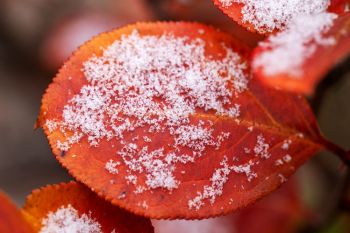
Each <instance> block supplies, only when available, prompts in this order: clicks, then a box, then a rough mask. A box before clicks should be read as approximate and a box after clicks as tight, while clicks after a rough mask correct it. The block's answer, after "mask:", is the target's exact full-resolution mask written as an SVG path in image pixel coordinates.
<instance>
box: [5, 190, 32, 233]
mask: <svg viewBox="0 0 350 233" xmlns="http://www.w3.org/2000/svg"><path fill="white" fill-rule="evenodd" d="M0 232H4V233H5V232H11V233H34V231H33V229H32V227H31V226H30V225H29V223H28V222H27V221H26V219H25V218H24V216H23V215H22V214H21V212H20V211H19V209H17V207H16V206H15V204H14V203H13V202H12V201H11V200H10V199H9V198H8V197H7V196H6V195H5V194H3V193H2V192H1V191H0Z"/></svg>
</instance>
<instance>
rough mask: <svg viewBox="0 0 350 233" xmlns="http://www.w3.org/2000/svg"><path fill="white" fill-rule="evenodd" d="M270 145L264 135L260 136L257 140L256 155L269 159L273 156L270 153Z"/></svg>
mask: <svg viewBox="0 0 350 233" xmlns="http://www.w3.org/2000/svg"><path fill="white" fill-rule="evenodd" d="M269 148H270V145H269V144H268V143H266V142H265V138H264V136H263V135H262V134H259V135H258V137H257V139H256V145H255V147H254V152H255V155H257V156H260V157H261V158H264V159H268V158H270V156H271V154H270V153H269Z"/></svg>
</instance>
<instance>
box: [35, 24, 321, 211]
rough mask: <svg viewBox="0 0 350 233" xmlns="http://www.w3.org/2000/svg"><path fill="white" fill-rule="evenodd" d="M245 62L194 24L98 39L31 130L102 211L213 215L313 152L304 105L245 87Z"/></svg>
mask: <svg viewBox="0 0 350 233" xmlns="http://www.w3.org/2000/svg"><path fill="white" fill-rule="evenodd" d="M203 31H204V32H205V33H202V32H203ZM199 32H201V33H199ZM249 56H250V51H249V49H247V48H245V47H244V46H243V45H241V44H240V43H238V42H237V40H236V39H235V38H232V37H231V36H230V35H228V34H225V33H222V32H218V31H217V30H215V29H213V28H210V27H207V26H204V25H201V24H195V23H182V22H181V23H149V24H147V23H140V24H135V25H131V26H128V27H125V28H122V29H119V30H115V31H112V32H110V33H106V34H102V35H100V36H99V37H97V38H95V39H93V40H92V41H90V42H88V43H87V44H85V45H84V46H82V47H81V48H80V49H79V50H78V51H77V52H76V53H75V54H74V55H73V56H72V57H71V58H70V60H69V61H68V62H67V63H66V64H65V65H64V66H63V68H62V69H61V70H60V72H59V74H58V75H57V77H56V78H55V79H54V81H53V83H52V84H51V85H50V86H49V88H48V90H47V92H46V94H45V95H44V97H43V102H42V107H41V113H40V116H39V120H38V123H39V124H40V125H41V126H42V127H43V129H44V131H45V133H46V135H47V136H48V139H49V142H50V145H51V147H52V149H53V152H54V154H55V155H56V158H57V159H58V160H59V162H60V163H62V165H63V166H64V167H66V168H67V169H68V170H69V172H70V173H71V174H72V175H73V176H74V177H75V178H77V179H78V180H79V181H81V182H83V183H84V184H86V185H87V186H89V187H90V188H92V189H93V190H95V191H96V192H98V193H100V194H101V195H102V196H104V197H105V198H106V199H107V200H111V201H112V203H113V204H116V205H118V206H120V207H122V208H125V209H127V210H129V211H131V212H134V213H136V214H140V215H144V216H147V217H151V218H206V217H210V216H217V215H221V214H225V213H227V212H229V211H233V210H235V209H237V208H241V207H244V206H246V205H247V204H249V203H252V202H254V201H255V200H257V199H258V198H260V197H261V196H263V195H266V194H267V193H269V192H271V191H273V190H274V189H276V188H277V187H278V186H279V185H280V184H281V175H283V177H285V178H288V177H289V176H290V175H291V174H292V173H293V172H294V170H295V168H297V167H298V166H300V165H301V164H302V163H303V162H305V160H307V159H308V158H309V157H311V156H312V155H313V154H314V153H315V152H317V151H318V150H320V149H322V148H323V146H322V145H321V144H320V143H319V141H322V140H321V139H322V137H321V135H320V132H319V130H318V127H317V124H316V121H315V118H314V116H313V114H312V112H311V111H310V109H309V106H308V105H307V103H306V101H305V100H304V99H303V98H302V97H301V96H297V95H292V94H288V93H284V92H280V91H276V90H274V89H269V88H266V87H264V86H263V85H262V84H261V83H260V81H259V80H257V79H255V78H252V77H250V75H249V73H250V72H249V66H248V64H247V59H248V57H249ZM68 77H72V78H68ZM300 135H302V137H301V136H300ZM286 140H288V142H289V141H290V143H289V147H288V150H285V149H283V145H284V143H285V141H286ZM287 154H288V155H289V156H290V158H289V157H285V156H286V155H287ZM279 159H280V160H281V161H283V164H282V165H281V166H276V165H275V162H276V160H279ZM286 160H288V162H287V161H286ZM283 181H284V180H283ZM232 199H233V204H228V203H229V202H232V201H231V200H232ZM135 200H137V201H135Z"/></svg>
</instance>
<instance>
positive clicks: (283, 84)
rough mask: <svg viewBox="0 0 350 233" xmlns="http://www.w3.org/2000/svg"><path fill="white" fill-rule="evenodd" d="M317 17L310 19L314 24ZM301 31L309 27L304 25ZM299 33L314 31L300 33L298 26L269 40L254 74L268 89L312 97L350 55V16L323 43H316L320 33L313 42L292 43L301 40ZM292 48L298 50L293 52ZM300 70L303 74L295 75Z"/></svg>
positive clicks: (257, 53) (336, 22)
mask: <svg viewBox="0 0 350 233" xmlns="http://www.w3.org/2000/svg"><path fill="white" fill-rule="evenodd" d="M314 17H315V16H313V18H311V17H310V22H311V21H315V20H313V19H314ZM317 18H319V17H318V16H316V17H315V19H316V20H317ZM300 23H302V22H300ZM300 25H301V24H300ZM301 27H307V26H305V24H303V25H301ZM298 28H299V29H298ZM297 31H299V32H300V31H303V32H302V33H304V32H306V33H308V32H310V31H311V30H310V29H309V28H305V29H303V30H300V27H299V26H295V27H293V28H292V29H290V30H288V31H286V32H281V33H279V34H277V35H275V36H272V38H268V39H267V40H266V42H265V43H262V44H261V45H260V46H258V47H257V48H256V49H255V51H254V54H253V64H255V65H253V72H254V74H255V75H256V76H257V77H258V78H259V79H260V80H262V81H263V82H264V83H266V84H268V85H271V86H273V87H278V88H281V89H284V90H287V91H292V92H297V93H303V94H308V95H310V94H312V93H313V91H314V89H315V87H316V85H317V84H318V82H320V81H321V80H322V78H324V77H325V76H326V74H327V73H328V72H329V71H330V70H331V69H332V68H333V67H334V66H336V65H337V64H338V63H339V62H341V61H342V60H343V59H344V58H346V57H347V56H349V54H350V13H345V14H342V15H340V16H338V18H336V19H334V21H333V22H332V24H331V25H330V26H329V28H328V29H327V30H326V31H325V32H323V33H322V34H321V36H319V37H322V40H320V39H318V41H316V40H315V38H316V37H315V35H317V36H318V34H319V33H315V34H314V35H311V37H310V38H306V37H304V39H303V40H299V39H295V40H290V38H291V36H292V35H294V37H295V36H298V32H297ZM276 41H279V42H278V43H276ZM283 41H285V42H283ZM322 41H323V42H322ZM327 41H330V43H329V42H327ZM290 42H292V43H290ZM325 42H326V43H325ZM290 47H293V48H294V50H293V49H292V50H290V49H289V48H290ZM296 48H301V49H300V50H298V49H296ZM305 54H308V55H305ZM281 55H282V56H281ZM277 61H278V62H277ZM296 61H297V65H295V63H296ZM276 62H277V63H276ZM281 64H283V66H282V68H281ZM276 66H277V68H276ZM296 70H299V71H298V72H295V71H296ZM271 71H272V72H271Z"/></svg>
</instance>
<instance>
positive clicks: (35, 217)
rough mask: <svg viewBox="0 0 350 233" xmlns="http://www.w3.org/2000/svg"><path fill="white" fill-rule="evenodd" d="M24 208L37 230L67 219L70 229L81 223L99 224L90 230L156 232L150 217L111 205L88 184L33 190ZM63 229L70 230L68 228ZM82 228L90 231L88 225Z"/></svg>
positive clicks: (89, 225)
mask: <svg viewBox="0 0 350 233" xmlns="http://www.w3.org/2000/svg"><path fill="white" fill-rule="evenodd" d="M23 212H24V214H25V215H26V217H27V219H28V220H29V221H30V222H31V223H32V225H33V226H34V228H35V229H36V231H39V230H43V229H45V230H46V231H44V232H48V229H54V227H55V226H56V227H57V226H58V227H60V226H62V225H63V224H60V223H62V222H63V221H68V222H69V223H68V224H69V225H68V226H67V227H71V229H72V228H74V227H77V224H79V227H83V225H84V226H85V227H90V229H91V228H94V229H96V228H99V230H96V231H91V232H100V231H101V232H112V231H113V230H115V231H114V232H115V233H139V232H140V233H141V232H142V233H151V232H153V227H152V225H151V222H150V220H148V219H144V218H142V217H138V216H135V215H132V214H130V213H128V212H126V211H124V210H121V209H119V208H117V207H115V206H112V205H111V204H110V203H108V202H106V201H104V200H103V199H101V198H99V197H98V196H97V195H96V194H95V193H93V192H91V191H90V190H89V189H88V188H87V187H85V186H83V185H81V184H79V183H75V182H70V183H67V184H58V185H50V186H47V187H44V188H41V189H38V190H34V191H33V193H32V194H31V195H30V196H28V198H27V201H26V203H25V204H24V207H23ZM55 218H56V220H54V219H55ZM44 219H46V221H47V222H46V223H45V224H43V220H44ZM44 227H47V228H44ZM60 229H61V230H62V228H60ZM64 229H66V231H65V232H68V230H67V228H64ZM50 232H51V231H50ZM79 232H80V231H79ZM81 232H87V230H86V228H85V231H81ZM88 232H90V231H88Z"/></svg>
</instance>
